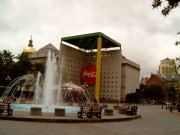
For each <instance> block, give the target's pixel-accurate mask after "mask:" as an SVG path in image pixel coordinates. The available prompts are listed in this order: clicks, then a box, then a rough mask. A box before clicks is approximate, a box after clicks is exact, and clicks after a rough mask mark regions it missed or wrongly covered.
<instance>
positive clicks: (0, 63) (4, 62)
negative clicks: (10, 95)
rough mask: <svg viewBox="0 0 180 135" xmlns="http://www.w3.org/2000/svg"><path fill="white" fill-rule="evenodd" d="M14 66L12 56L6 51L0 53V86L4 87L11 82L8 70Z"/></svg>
mask: <svg viewBox="0 0 180 135" xmlns="http://www.w3.org/2000/svg"><path fill="white" fill-rule="evenodd" d="M13 64H14V55H13V54H12V53H11V52H10V51H8V50H3V51H0V71H1V72H0V85H1V86H4V87H5V86H6V85H7V84H8V83H9V82H10V80H11V74H10V69H11V67H12V65H13Z"/></svg>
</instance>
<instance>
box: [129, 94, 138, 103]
mask: <svg viewBox="0 0 180 135" xmlns="http://www.w3.org/2000/svg"><path fill="white" fill-rule="evenodd" d="M139 100H140V98H139V96H138V94H137V93H129V94H127V95H126V102H127V103H132V102H136V103H137V102H138V101H139Z"/></svg>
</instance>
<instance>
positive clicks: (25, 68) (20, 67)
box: [11, 53, 33, 79]
mask: <svg viewBox="0 0 180 135" xmlns="http://www.w3.org/2000/svg"><path fill="white" fill-rule="evenodd" d="M17 59H18V61H17V62H16V63H15V64H14V66H13V67H12V69H11V72H12V76H13V79H15V78H17V77H19V76H22V75H25V74H28V73H31V71H32V68H33V65H32V64H31V62H30V61H29V59H28V55H27V54H25V53H22V54H21V55H18V56H17Z"/></svg>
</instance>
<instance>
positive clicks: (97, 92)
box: [95, 36, 102, 103]
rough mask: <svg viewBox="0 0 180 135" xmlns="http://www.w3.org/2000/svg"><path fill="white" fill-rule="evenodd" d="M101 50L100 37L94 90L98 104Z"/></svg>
mask: <svg viewBox="0 0 180 135" xmlns="http://www.w3.org/2000/svg"><path fill="white" fill-rule="evenodd" d="M101 48H102V38H101V36H99V37H98V39H97V60H96V90H95V97H96V100H97V102H98V103H99V95H100V74H101Z"/></svg>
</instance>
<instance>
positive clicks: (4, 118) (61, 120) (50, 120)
mask: <svg viewBox="0 0 180 135" xmlns="http://www.w3.org/2000/svg"><path fill="white" fill-rule="evenodd" d="M138 118H141V115H136V116H130V117H125V118H101V119H97V118H95V119H93V118H92V119H79V118H77V119H65V118H64V119H51V118H30V117H14V116H0V119H1V120H13V121H27V122H47V123H102V122H122V121H130V120H135V119H138Z"/></svg>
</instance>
